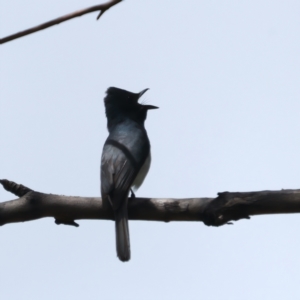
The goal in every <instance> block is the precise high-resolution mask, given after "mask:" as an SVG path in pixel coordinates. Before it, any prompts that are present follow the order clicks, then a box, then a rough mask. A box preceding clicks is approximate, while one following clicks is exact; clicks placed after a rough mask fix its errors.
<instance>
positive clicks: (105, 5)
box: [0, 0, 122, 44]
mask: <svg viewBox="0 0 300 300" xmlns="http://www.w3.org/2000/svg"><path fill="white" fill-rule="evenodd" d="M121 1H122V0H111V1H109V2H107V3H103V4H99V5H95V6H92V7H89V8H85V9H82V10H79V11H75V12H73V13H70V14H68V15H65V16H62V17H59V18H57V19H54V20H51V21H49V22H46V23H43V24H40V25H38V26H35V27H32V28H29V29H26V30H24V31H20V32H18V33H15V34H12V35H9V36H6V37H4V38H2V39H0V44H4V43H7V42H9V41H12V40H15V39H18V38H20V37H22V36H25V35H28V34H31V33H34V32H37V31H40V30H43V29H46V28H48V27H51V26H53V25H57V24H59V23H62V22H65V21H68V20H71V19H73V18H76V17H81V16H82V15H85V14H88V13H91V12H94V11H99V14H98V17H97V20H99V18H100V17H101V16H102V15H103V14H104V13H105V12H106V11H107V10H108V9H110V8H111V7H112V6H114V5H116V4H118V3H119V2H121Z"/></svg>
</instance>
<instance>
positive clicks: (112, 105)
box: [104, 87, 158, 123]
mask: <svg viewBox="0 0 300 300" xmlns="http://www.w3.org/2000/svg"><path fill="white" fill-rule="evenodd" d="M147 90H148V89H144V90H142V91H141V92H139V93H132V92H129V91H126V90H122V89H119V88H116V87H110V88H108V89H107V91H106V97H105V98H104V105H105V112H106V116H107V119H108V121H112V120H113V119H116V120H120V118H129V119H132V120H135V121H137V122H139V123H140V122H141V123H144V121H145V120H146V117H147V111H148V110H149V109H157V108H158V107H157V106H154V105H145V104H141V103H139V102H138V101H139V99H140V98H141V97H142V95H143V94H145V93H146V92H147Z"/></svg>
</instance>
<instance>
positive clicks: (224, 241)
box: [0, 0, 300, 300]
mask: <svg viewBox="0 0 300 300" xmlns="http://www.w3.org/2000/svg"><path fill="white" fill-rule="evenodd" d="M95 4H98V3H95V2H93V1H90V0H86V1H79V0H72V1H71V0H64V1H54V2H53V1H45V0H43V1H37V0H27V1H20V0H10V1H1V9H0V37H4V36H6V35H9V34H12V33H15V32H17V31H20V30H24V29H26V28H28V27H31V26H35V25H38V24H40V23H42V22H45V21H48V20H51V19H53V18H56V17H58V16H61V15H64V14H67V13H70V12H73V11H75V10H78V9H81V8H85V7H88V6H92V5H95ZM299 10H300V2H299V1H289V0H287V1H276V0H275V1H274V0H273V1H271V0H270V1H258V0H252V1H237V0H232V1H226V0H225V1H183V0H182V1H181V0H176V1H169V0H166V1H153V0H144V1H136V0H135V1H134V0H131V1H129V0H128V1H124V2H123V3H120V4H118V5H117V6H115V7H113V8H112V9H111V10H109V11H108V12H106V13H105V14H104V15H103V16H102V17H101V19H100V20H99V21H98V22H96V20H95V19H96V16H97V13H93V14H89V15H86V16H83V17H81V18H77V19H74V20H71V21H69V22H66V23H63V24H60V25H58V26H55V27H52V28H50V29H47V30H44V31H41V32H39V33H36V34H33V35H30V36H27V37H24V38H21V39H18V40H15V41H12V42H9V43H7V44H3V45H1V46H0V134H1V135H0V178H6V179H9V180H13V181H15V182H17V183H22V184H24V185H26V186H28V187H29V188H31V189H34V190H36V191H40V192H45V193H53V194H64V195H74V196H99V195H100V179H99V169H100V156H101V151H102V146H103V143H104V141H105V139H106V137H107V129H106V118H105V114H104V106H103V97H104V95H105V91H106V89H107V88H108V87H109V86H116V87H120V88H123V89H127V90H130V91H132V92H139V91H141V90H142V89H145V88H150V90H149V91H148V92H147V93H146V94H145V95H144V96H143V101H145V102H147V103H149V104H153V105H157V106H159V107H160V109H159V110H155V111H150V112H149V114H148V119H147V121H146V128H147V131H148V135H149V138H150V141H151V145H152V166H151V169H150V172H149V174H148V176H147V178H146V180H145V182H144V184H143V186H142V187H141V188H140V190H139V191H138V192H137V196H139V197H143V196H144V197H176V198H185V197H215V196H216V195H217V193H218V192H223V191H232V192H233V191H239V192H242V191H259V190H280V189H290V188H292V189H297V188H300V142H299V136H300V104H299V103H300V102H299V98H300V54H299V53H300V34H299V31H300V18H299ZM15 198H16V197H15V196H14V195H12V194H9V193H7V192H6V191H4V190H3V189H2V188H0V200H1V201H7V200H12V199H15ZM79 223H80V227H79V228H74V227H70V226H63V225H60V226H57V225H55V224H54V220H53V218H47V219H41V220H37V221H32V222H27V223H16V224H9V225H5V226H3V227H1V228H0V255H1V264H0V266H1V271H0V291H1V298H3V299H10V300H15V299H18V300H19V299H31V300H40V299H44V300H48V299H49V300H50V299H51V300H53V299H57V300H60V299H63V300H64V299H72V300H79V299H80V300H81V299H89V300H94V299H95V300H96V299H126V300H127V299H128V300H129V299H134V300H136V299H137V300H140V299H146V300H148V299H149V300H150V299H151V300H153V299H175V300H177V299H208V300H217V299H221V298H222V299H232V300H238V299H239V300H240V299H243V300H250V299H251V300H252V299H275V300H276V299H297V298H298V297H299V295H300V291H299V276H300V258H299V253H300V234H299V228H300V216H299V215H278V216H259V217H253V218H252V219H251V220H250V221H249V220H242V221H239V222H236V223H235V224H234V225H233V226H223V227H220V228H212V227H207V226H205V225H203V224H202V223H200V222H199V223H196V222H193V223H192V222H191V223H189V222H182V223H179V222H177V223H176V222H173V223H172V222H171V223H168V224H165V223H158V222H141V221H131V222H130V238H131V249H132V258H131V260H130V262H129V263H126V264H124V263H121V262H120V261H119V260H118V259H117V257H116V251H115V236H114V224H113V222H110V221H96V220H95V221H80V222H79Z"/></svg>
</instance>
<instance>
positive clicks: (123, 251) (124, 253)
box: [115, 201, 130, 262]
mask: <svg viewBox="0 0 300 300" xmlns="http://www.w3.org/2000/svg"><path fill="white" fill-rule="evenodd" d="M124 202H125V203H124V204H122V205H121V207H119V208H118V209H117V210H115V218H116V245H117V255H118V257H119V259H120V260H121V261H124V262H125V261H128V260H129V259H130V241H129V228H128V215H127V203H126V202H127V201H124Z"/></svg>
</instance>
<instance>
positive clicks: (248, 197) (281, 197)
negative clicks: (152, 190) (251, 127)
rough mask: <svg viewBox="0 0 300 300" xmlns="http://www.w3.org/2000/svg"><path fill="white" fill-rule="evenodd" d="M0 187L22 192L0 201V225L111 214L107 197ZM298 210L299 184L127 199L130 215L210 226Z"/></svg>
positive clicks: (108, 217)
mask: <svg viewBox="0 0 300 300" xmlns="http://www.w3.org/2000/svg"><path fill="white" fill-rule="evenodd" d="M0 183H1V184H2V185H3V187H4V188H5V189H6V190H7V191H9V192H12V193H14V194H16V195H18V196H19V197H20V198H18V199H16V200H11V201H6V202H2V203H0V225H4V224H8V223H15V222H24V221H31V220H36V219H40V218H45V217H54V218H55V223H56V224H65V225H73V226H76V227H77V226H79V225H78V224H77V223H76V222H75V220H80V219H81V220H82V219H102V220H113V219H114V214H113V211H112V208H111V206H110V204H109V203H105V202H103V201H102V199H101V198H96V197H95V198H87V197H70V196H62V195H53V194H43V193H39V192H36V191H33V190H31V189H29V188H27V187H25V186H23V185H19V184H16V183H14V182H12V181H9V180H6V179H3V180H0ZM299 212H300V190H281V191H262V192H245V193H229V192H224V193H219V194H218V197H217V198H187V199H159V198H158V199H157V198H156V199H154V198H134V199H130V200H129V202H128V217H129V219H130V220H147V221H163V222H169V221H201V222H203V223H204V224H205V225H208V226H221V225H225V224H230V221H237V220H240V219H249V218H250V216H253V215H262V214H283V213H299Z"/></svg>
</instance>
